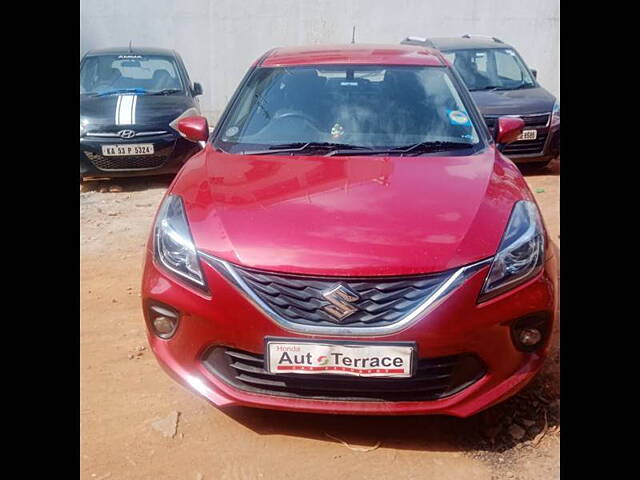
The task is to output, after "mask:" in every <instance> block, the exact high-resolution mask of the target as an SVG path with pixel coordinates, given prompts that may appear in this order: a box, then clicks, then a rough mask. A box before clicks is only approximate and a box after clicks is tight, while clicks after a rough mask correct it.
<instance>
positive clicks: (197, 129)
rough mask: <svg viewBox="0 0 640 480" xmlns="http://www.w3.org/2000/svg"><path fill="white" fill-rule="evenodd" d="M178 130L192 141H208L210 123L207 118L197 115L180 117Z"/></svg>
mask: <svg viewBox="0 0 640 480" xmlns="http://www.w3.org/2000/svg"><path fill="white" fill-rule="evenodd" d="M178 131H179V132H180V133H181V134H182V136H184V137H185V138H186V139H187V140H191V141H192V142H206V141H207V140H208V139H209V123H208V122H207V119H206V118H204V117H200V116H197V115H196V116H193V117H184V118H182V119H180V120H179V121H178Z"/></svg>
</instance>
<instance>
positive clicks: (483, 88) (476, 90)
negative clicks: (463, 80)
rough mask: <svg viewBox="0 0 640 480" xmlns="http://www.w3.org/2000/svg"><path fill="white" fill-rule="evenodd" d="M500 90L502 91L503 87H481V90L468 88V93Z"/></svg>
mask: <svg viewBox="0 0 640 480" xmlns="http://www.w3.org/2000/svg"><path fill="white" fill-rule="evenodd" d="M500 89H504V87H502V86H500V85H487V86H486V87H482V88H470V89H469V91H470V92H480V91H483V90H500Z"/></svg>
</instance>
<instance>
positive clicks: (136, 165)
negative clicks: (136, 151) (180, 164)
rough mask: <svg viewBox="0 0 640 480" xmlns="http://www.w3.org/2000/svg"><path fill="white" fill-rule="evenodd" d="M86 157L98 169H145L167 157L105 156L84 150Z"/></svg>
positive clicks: (156, 164) (165, 159)
mask: <svg viewBox="0 0 640 480" xmlns="http://www.w3.org/2000/svg"><path fill="white" fill-rule="evenodd" d="M84 153H85V155H86V156H87V158H88V159H89V160H90V161H91V163H93V165H94V166H95V167H96V168H99V169H100V170H145V169H150V168H159V167H161V166H162V165H164V163H165V162H166V161H167V159H168V158H169V156H168V155H166V154H155V155H138V156H132V157H119V156H118V157H111V156H109V157H107V156H104V155H101V154H99V153H93V152H88V151H85V152H84Z"/></svg>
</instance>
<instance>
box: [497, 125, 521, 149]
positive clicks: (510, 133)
mask: <svg viewBox="0 0 640 480" xmlns="http://www.w3.org/2000/svg"><path fill="white" fill-rule="evenodd" d="M523 129H524V120H522V119H521V118H515V117H500V118H498V128H497V129H496V143H497V144H498V150H500V151H502V148H503V147H504V146H505V145H508V144H509V143H513V142H515V141H516V140H518V137H519V136H520V134H522V130H523Z"/></svg>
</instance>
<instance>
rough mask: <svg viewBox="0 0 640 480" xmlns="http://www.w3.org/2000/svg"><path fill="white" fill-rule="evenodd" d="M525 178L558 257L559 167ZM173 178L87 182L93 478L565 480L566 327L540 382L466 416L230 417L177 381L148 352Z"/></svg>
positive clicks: (87, 366) (88, 423) (87, 415)
mask: <svg viewBox="0 0 640 480" xmlns="http://www.w3.org/2000/svg"><path fill="white" fill-rule="evenodd" d="M524 173H525V175H526V179H527V181H528V183H529V185H530V186H531V189H532V191H533V192H534V194H535V196H536V198H537V199H538V201H539V203H540V206H541V208H542V211H543V216H544V219H545V222H546V225H547V228H548V229H549V232H550V234H551V238H552V239H553V241H554V242H555V244H556V245H557V247H558V250H559V247H560V224H559V193H560V192H559V191H560V165H559V161H555V162H553V163H552V164H551V165H550V166H549V167H547V168H546V169H544V170H541V171H535V170H529V169H524ZM170 180H171V179H170V178H156V177H154V178H146V179H126V180H113V181H94V182H87V183H86V184H85V185H83V186H81V193H80V222H81V234H80V244H81V271H80V274H81V284H80V285H81V293H80V296H81V317H80V347H81V350H80V354H81V372H80V382H81V383H80V391H81V398H80V422H81V439H80V442H81V463H80V477H81V478H82V479H86V480H103V479H129V478H132V479H188V480H211V479H221V480H227V479H228V480H232V479H286V478H290V479H297V478H305V479H320V478H326V479H331V480H336V479H338V480H350V479H356V478H367V479H389V478H399V479H414V478H415V479H418V478H425V479H438V480H447V479H467V478H473V479H474V480H484V479H491V480H493V479H503V478H505V479H520V480H529V479H545V480H547V479H558V478H559V476H560V472H559V462H560V419H559V408H560V390H559V388H560V387H559V366H560V347H559V328H556V331H555V332H554V338H553V346H552V350H551V355H550V357H549V359H548V361H547V363H546V365H545V368H544V370H543V372H542V374H541V375H539V376H538V377H537V379H536V380H535V381H534V382H533V383H532V384H531V385H530V386H529V387H527V388H526V389H525V390H524V391H523V392H521V393H520V394H518V395H517V396H516V397H514V398H512V399H510V400H508V401H507V402H505V403H503V404H501V405H498V406H496V407H493V408H491V409H489V410H487V411H485V412H482V413H481V414H478V415H476V416H474V417H472V418H468V419H457V418H450V417H443V416H422V417H397V418H394V417H358V416H352V417H351V416H330V415H311V414H298V413H286V412H275V411H267V410H257V409H246V408H232V409H228V410H225V411H222V410H218V409H217V408H215V407H213V406H211V405H209V404H208V403H207V402H206V401H204V400H203V399H201V398H200V397H198V396H196V395H195V394H193V393H190V392H187V391H186V390H184V389H182V387H180V386H178V385H177V384H176V383H175V382H173V381H172V380H171V379H170V378H169V377H168V376H167V375H166V374H165V373H164V372H163V371H162V370H161V369H160V367H159V366H158V365H157V364H156V361H155V359H154V357H153V354H152V353H151V352H150V351H149V348H148V346H147V342H146V337H145V331H144V322H143V319H142V312H141V308H140V299H139V285H140V277H141V269H142V258H143V250H144V244H145V240H146V237H147V234H148V232H149V229H150V225H151V220H152V217H153V214H154V213H155V210H156V208H157V206H158V202H159V200H160V199H161V197H162V194H163V192H164V190H165V189H166V187H167V186H168V184H169V182H170ZM83 190H84V191H83ZM110 190H111V191H110ZM174 433H175V435H174ZM165 434H166V435H168V436H165Z"/></svg>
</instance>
